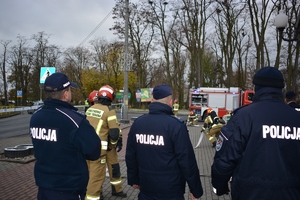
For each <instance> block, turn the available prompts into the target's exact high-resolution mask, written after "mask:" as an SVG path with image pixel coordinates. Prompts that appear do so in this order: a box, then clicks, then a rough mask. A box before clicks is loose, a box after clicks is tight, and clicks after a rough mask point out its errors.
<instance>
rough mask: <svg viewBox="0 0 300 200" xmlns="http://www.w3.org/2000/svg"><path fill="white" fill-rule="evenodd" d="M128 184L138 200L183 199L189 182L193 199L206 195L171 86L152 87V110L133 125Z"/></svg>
mask: <svg viewBox="0 0 300 200" xmlns="http://www.w3.org/2000/svg"><path fill="white" fill-rule="evenodd" d="M126 165H127V178H128V184H129V185H131V186H132V187H133V188H136V189H140V193H139V197H138V198H139V200H144V199H145V200H147V199H149V200H150V199H151V200H153V199H155V200H171V199H172V200H183V199H184V193H185V185H186V182H187V184H188V186H189V189H190V192H191V194H190V196H191V199H196V198H200V197H201V196H202V194H203V190H202V186H201V181H200V176H199V169H198V166H197V162H196V158H195V154H194V150H193V147H192V144H191V141H190V138H189V134H188V130H187V127H186V125H185V124H184V121H183V120H181V119H179V118H177V117H175V116H174V115H173V112H172V91H171V88H170V86H169V85H165V84H163V85H158V86H156V87H154V89H153V100H152V103H151V104H150V105H149V113H148V114H146V115H142V116H140V117H139V118H137V119H136V120H135V121H134V123H133V124H132V126H131V129H130V131H129V134H128V139H127V147H126Z"/></svg>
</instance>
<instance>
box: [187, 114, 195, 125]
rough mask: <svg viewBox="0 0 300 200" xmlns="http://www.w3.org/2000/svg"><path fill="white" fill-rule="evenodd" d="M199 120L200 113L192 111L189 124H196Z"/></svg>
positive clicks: (188, 119) (188, 120)
mask: <svg viewBox="0 0 300 200" xmlns="http://www.w3.org/2000/svg"><path fill="white" fill-rule="evenodd" d="M197 120H198V115H197V114H196V113H195V112H194V111H190V114H189V116H188V118H187V123H186V124H187V125H196V124H197Z"/></svg>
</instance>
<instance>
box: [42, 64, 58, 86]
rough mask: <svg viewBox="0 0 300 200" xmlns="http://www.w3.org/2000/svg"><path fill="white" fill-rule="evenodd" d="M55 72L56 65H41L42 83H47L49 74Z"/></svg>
mask: <svg viewBox="0 0 300 200" xmlns="http://www.w3.org/2000/svg"><path fill="white" fill-rule="evenodd" d="M53 73H55V67H41V74H40V83H45V80H46V78H47V77H48V76H50V75H51V74H53Z"/></svg>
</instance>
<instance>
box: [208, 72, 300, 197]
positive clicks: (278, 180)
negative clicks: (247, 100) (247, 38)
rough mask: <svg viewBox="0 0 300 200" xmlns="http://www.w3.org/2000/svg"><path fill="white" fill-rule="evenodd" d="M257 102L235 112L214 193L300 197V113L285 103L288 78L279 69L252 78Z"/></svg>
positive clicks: (220, 152)
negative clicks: (285, 86) (285, 83)
mask: <svg viewBox="0 0 300 200" xmlns="http://www.w3.org/2000/svg"><path fill="white" fill-rule="evenodd" d="M253 84H254V85H255V88H254V91H255V95H254V99H253V102H252V104H249V105H247V106H245V107H242V108H240V109H238V110H236V111H235V112H234V113H233V116H232V117H231V119H230V120H229V122H228V124H227V125H225V126H223V128H222V129H221V134H220V136H219V139H218V141H217V146H216V154H215V157H214V162H213V165H212V168H211V173H212V175H211V176H212V185H213V191H214V192H215V193H216V194H217V195H223V194H227V193H228V192H229V188H228V182H229V181H230V180H231V181H230V183H231V196H232V199H233V200H253V199H255V200H256V199H257V200H258V199H261V200H281V199H289V200H298V199H300V161H299V159H298V158H300V113H299V112H297V111H295V110H294V109H292V108H291V107H289V106H288V105H287V104H285V103H284V101H283V93H282V88H283V87H284V79H283V76H282V74H281V72H280V71H279V70H278V69H276V68H274V67H264V68H262V69H260V70H258V71H257V73H256V74H255V75H254V78H253Z"/></svg>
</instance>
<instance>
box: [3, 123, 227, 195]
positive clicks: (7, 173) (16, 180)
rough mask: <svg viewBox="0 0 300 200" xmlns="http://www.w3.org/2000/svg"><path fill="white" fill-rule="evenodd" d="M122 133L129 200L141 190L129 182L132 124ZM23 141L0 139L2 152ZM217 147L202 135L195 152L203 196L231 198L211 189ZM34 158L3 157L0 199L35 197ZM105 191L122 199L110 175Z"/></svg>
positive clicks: (194, 132)
mask: <svg viewBox="0 0 300 200" xmlns="http://www.w3.org/2000/svg"><path fill="white" fill-rule="evenodd" d="M121 128H122V134H123V149H122V151H120V152H119V161H120V168H121V174H122V179H123V190H124V192H126V193H127V195H128V197H127V198H126V199H128V200H136V199H137V195H138V192H139V191H138V190H134V189H132V188H131V187H130V186H128V185H127V172H126V164H125V149H126V142H127V135H128V131H129V128H130V124H122V125H121ZM188 129H189V132H190V138H191V142H192V144H193V146H195V145H196V143H197V142H198V139H199V136H200V127H188ZM20 144H31V139H30V136H29V134H28V135H22V136H18V137H11V138H4V139H0V153H3V152H4V148H6V147H12V146H16V145H20ZM214 152H215V149H214V148H212V147H211V144H210V143H209V141H208V140H207V138H203V141H202V143H201V144H200V147H198V148H197V149H195V155H196V158H197V161H198V166H199V169H200V177H201V182H202V187H203V190H204V195H203V196H202V197H201V199H203V200H204V199H205V200H230V199H231V198H230V195H226V196H221V197H218V196H216V195H214V194H213V193H212V190H211V179H210V167H211V164H212V161H213V156H214ZM34 163H35V161H32V162H29V163H27V164H20V163H15V162H6V161H0V188H1V190H0V199H5V200H16V199H18V200H34V199H36V194H37V186H36V185H35V180H34V177H33V168H34ZM188 191H189V190H188V187H187V188H186V193H185V199H186V200H188V199H189V198H188V195H189V192H188ZM103 195H104V199H105V200H121V198H118V197H112V196H111V187H110V184H109V180H108V178H107V179H106V180H105V182H104V185H103Z"/></svg>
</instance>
